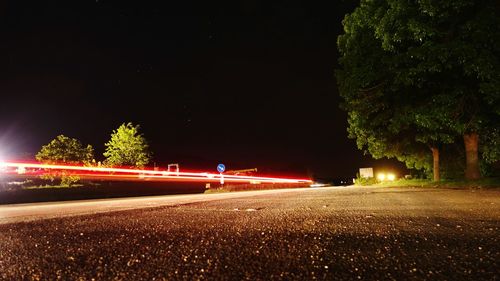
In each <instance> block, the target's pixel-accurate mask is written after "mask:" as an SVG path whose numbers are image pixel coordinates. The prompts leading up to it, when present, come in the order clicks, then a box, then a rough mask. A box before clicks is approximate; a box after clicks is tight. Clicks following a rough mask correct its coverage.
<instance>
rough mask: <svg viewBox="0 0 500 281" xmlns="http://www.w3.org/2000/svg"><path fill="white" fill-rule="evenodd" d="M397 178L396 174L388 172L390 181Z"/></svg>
mask: <svg viewBox="0 0 500 281" xmlns="http://www.w3.org/2000/svg"><path fill="white" fill-rule="evenodd" d="M395 179H396V175H395V174H387V180H388V181H393V180H395Z"/></svg>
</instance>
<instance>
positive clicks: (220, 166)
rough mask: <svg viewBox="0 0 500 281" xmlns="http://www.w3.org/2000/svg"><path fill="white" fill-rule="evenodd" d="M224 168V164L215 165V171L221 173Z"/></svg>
mask: <svg viewBox="0 0 500 281" xmlns="http://www.w3.org/2000/svg"><path fill="white" fill-rule="evenodd" d="M225 170H226V166H224V164H219V165H217V172H219V173H223V172H224V171H225Z"/></svg>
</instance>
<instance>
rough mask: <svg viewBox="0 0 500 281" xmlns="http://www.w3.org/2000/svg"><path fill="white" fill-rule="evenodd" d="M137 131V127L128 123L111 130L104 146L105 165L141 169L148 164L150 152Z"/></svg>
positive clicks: (144, 140) (138, 127)
mask: <svg viewBox="0 0 500 281" xmlns="http://www.w3.org/2000/svg"><path fill="white" fill-rule="evenodd" d="M139 129H140V126H139V125H137V126H134V125H133V124H132V123H130V122H129V123H127V124H125V123H124V124H122V125H121V126H120V127H119V128H118V129H117V130H113V133H112V134H111V139H110V140H109V142H107V143H106V144H105V146H106V151H105V152H104V156H105V157H106V160H105V164H106V165H112V166H134V167H143V166H145V165H146V164H148V163H149V161H150V160H151V152H150V151H149V146H148V144H147V142H146V139H145V138H144V136H143V135H142V134H140V133H139Z"/></svg>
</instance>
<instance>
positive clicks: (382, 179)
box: [377, 173, 386, 181]
mask: <svg viewBox="0 0 500 281" xmlns="http://www.w3.org/2000/svg"><path fill="white" fill-rule="evenodd" d="M385 178H386V176H385V174H384V173H378V174H377V179H378V180H379V181H385Z"/></svg>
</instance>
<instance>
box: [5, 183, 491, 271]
mask: <svg viewBox="0 0 500 281" xmlns="http://www.w3.org/2000/svg"><path fill="white" fill-rule="evenodd" d="M216 195H219V196H220V197H219V198H216V197H215V196H213V197H209V198H212V199H210V200H202V199H200V198H198V199H196V200H195V199H191V200H190V199H189V198H184V199H183V200H177V201H178V202H177V203H175V201H176V200H175V199H172V198H175V197H168V198H156V200H157V201H154V200H155V199H153V198H149V199H151V200H152V202H153V201H154V202H155V205H153V206H148V205H147V201H144V202H139V201H136V202H135V203H130V202H133V201H134V200H139V199H130V200H129V203H130V204H131V205H128V204H129V203H127V204H123V205H122V203H125V201H122V202H121V203H116V201H115V203H116V204H115V205H114V207H113V206H111V205H113V204H109V205H110V206H111V207H109V208H107V207H105V205H106V204H107V203H103V202H108V203H109V200H108V201H106V200H104V201H99V203H98V204H97V205H93V204H95V202H90V201H89V202H80V203H71V202H70V203H65V204H64V206H65V207H60V208H62V209H58V208H55V209H58V211H53V212H52V211H48V213H47V209H43V208H44V207H43V206H46V205H51V204H46V205H44V204H38V205H36V207H37V208H39V210H45V211H44V212H45V213H44V214H42V215H37V214H36V213H37V212H36V210H35V209H31V210H30V211H26V213H23V211H22V209H23V208H28V209H29V208H32V207H33V205H23V206H4V207H1V208H0V217H2V218H3V219H2V220H0V221H1V222H0V279H2V280H21V279H24V280H31V279H34V280H57V279H61V280H78V279H81V280H92V279H95V280H110V279H111V280H162V279H168V280H193V279H195V280H196V279H205V280H215V279H216V280H241V279H248V280H273V279H278V280H279V279H286V280H290V279H295V280H312V279H321V280H342V279H345V280H359V279H361V280H382V279H383V280H402V279H405V280H407V279H410V280H425V279H432V280H498V279H500V274H499V269H500V267H499V261H500V253H499V252H500V246H499V245H500V244H499V237H500V190H498V189H497V190H453V189H445V190H438V189H421V188H414V189H412V188H404V189H399V188H354V187H345V188H323V189H300V190H299V189H297V190H286V191H272V192H271V191H263V192H251V193H250V192H249V193H240V194H237V193H231V194H228V195H222V194H216ZM198 196H203V195H198ZM226 196H227V197H226ZM169 198H170V199H169ZM142 199H145V198H142ZM177 199H179V197H178V196H177ZM167 201H168V202H167ZM82 203H88V204H89V205H88V206H87V207H81V206H80V207H77V206H78V205H77V204H82ZM72 204H76V205H73V206H74V207H75V210H73V211H71V210H72V208H71V206H72ZM99 204H104V205H99ZM134 204H135V205H134ZM54 205H57V204H52V206H54ZM61 206H62V205H61ZM68 206H70V207H68ZM96 206H100V207H96ZM103 206H104V207H103ZM117 206H118V207H117ZM8 208H19V209H17V210H16V211H11V213H10V214H7V213H6V211H5V210H6V209H8ZM87 208H89V209H92V208H98V210H95V211H93V210H90V211H89V210H88V209H87ZM49 209H51V208H49ZM52 209H54V208H52ZM63 209H64V210H65V211H63V212H61V210H63ZM11 210H14V209H11ZM41 212H42V211H41ZM96 212H97V213H96Z"/></svg>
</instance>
